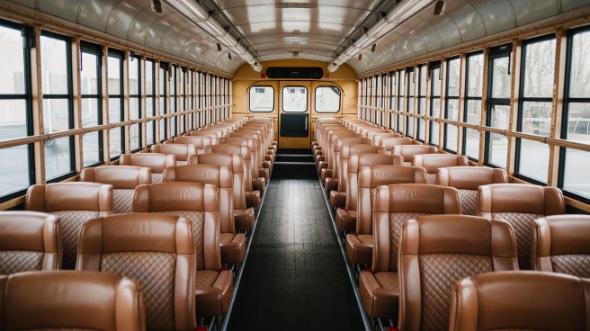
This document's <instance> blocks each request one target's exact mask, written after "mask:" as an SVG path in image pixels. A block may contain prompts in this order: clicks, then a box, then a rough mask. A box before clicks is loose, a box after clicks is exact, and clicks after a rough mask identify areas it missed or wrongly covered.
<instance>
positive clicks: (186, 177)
mask: <svg viewBox="0 0 590 331" xmlns="http://www.w3.org/2000/svg"><path fill="white" fill-rule="evenodd" d="M164 182H165V183H166V182H192V183H202V184H212V185H215V186H216V187H217V189H218V193H219V222H220V226H219V228H220V231H221V232H220V247H221V261H222V262H223V263H240V262H242V260H243V259H244V255H245V254H246V237H245V236H244V234H243V233H236V229H238V230H239V227H238V226H237V225H236V224H235V220H234V188H233V174H232V172H231V169H230V168H228V167H225V166H218V165H215V164H190V165H185V166H178V167H170V168H166V170H164ZM154 193H158V192H154ZM184 198H188V197H183V199H184ZM146 211H147V210H146ZM246 221H248V220H246ZM242 226H250V224H249V223H246V224H245V225H242ZM246 229H250V228H249V227H248V228H246ZM221 238H223V240H221Z"/></svg>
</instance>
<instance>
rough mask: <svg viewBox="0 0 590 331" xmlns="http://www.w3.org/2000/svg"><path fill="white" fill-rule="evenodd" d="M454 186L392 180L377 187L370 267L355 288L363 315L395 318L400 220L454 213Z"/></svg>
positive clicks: (456, 207) (456, 199)
mask: <svg viewBox="0 0 590 331" xmlns="http://www.w3.org/2000/svg"><path fill="white" fill-rule="evenodd" d="M460 210H461V207H460V204H459V196H458V195H457V190H455V189H454V188H451V187H443V186H438V185H432V184H394V185H384V186H380V187H378V188H377V192H376V195H375V219H374V226H375V228H374V232H373V238H374V239H373V240H374V242H375V244H374V246H375V247H374V249H373V250H372V251H373V258H372V264H371V271H364V272H362V273H361V275H360V277H359V292H360V296H361V299H362V302H363V305H364V306H365V310H366V312H367V315H369V316H370V317H372V318H395V316H396V315H397V307H398V298H399V280H398V279H399V278H398V277H401V276H398V273H401V270H399V264H400V263H401V261H400V262H399V263H398V257H399V250H398V248H399V242H400V238H401V229H402V226H403V223H404V221H406V220H409V219H412V218H415V217H417V216H420V215H428V214H456V213H459V212H460Z"/></svg>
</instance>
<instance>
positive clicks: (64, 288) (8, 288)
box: [0, 271, 145, 331]
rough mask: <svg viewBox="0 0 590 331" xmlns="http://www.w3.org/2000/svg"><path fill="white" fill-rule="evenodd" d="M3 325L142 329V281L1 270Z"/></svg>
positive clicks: (11, 327) (86, 274)
mask: <svg viewBox="0 0 590 331" xmlns="http://www.w3.org/2000/svg"><path fill="white" fill-rule="evenodd" d="M0 311H2V312H3V313H2V314H0V325H2V330H104V331H107V330H119V331H143V330H145V312H144V306H143V295H142V291H141V289H140V287H139V286H138V285H136V284H135V282H133V281H132V280H130V279H129V278H124V277H121V276H119V275H113V274H107V273H102V272H80V271H42V272H27V273H19V274H14V275H10V276H0Z"/></svg>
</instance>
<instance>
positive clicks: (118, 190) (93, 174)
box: [80, 166, 152, 214]
mask: <svg viewBox="0 0 590 331" xmlns="http://www.w3.org/2000/svg"><path fill="white" fill-rule="evenodd" d="M151 176H152V175H151V170H150V168H147V167H136V166H100V167H90V168H84V169H82V172H80V181H81V182H94V183H101V184H110V185H112V186H113V212H114V213H116V214H121V213H130V212H131V205H133V195H134V194H135V188H136V187H137V186H138V185H143V184H149V183H151V182H152V177H151Z"/></svg>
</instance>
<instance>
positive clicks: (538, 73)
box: [515, 37, 555, 183]
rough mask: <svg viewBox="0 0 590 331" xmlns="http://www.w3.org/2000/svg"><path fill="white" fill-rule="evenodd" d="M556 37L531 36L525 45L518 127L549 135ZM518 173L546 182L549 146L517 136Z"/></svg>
mask: <svg viewBox="0 0 590 331" xmlns="http://www.w3.org/2000/svg"><path fill="white" fill-rule="evenodd" d="M554 67H555V38H554V37H549V38H547V37H544V38H540V39H533V40H528V41H526V42H525V43H523V47H522V66H521V68H522V70H521V80H520V82H521V89H520V98H519V106H518V108H519V109H518V110H519V111H518V127H517V130H518V131H520V132H524V133H531V134H536V135H541V136H545V137H549V135H550V131H551V130H550V128H551V111H552V106H553V77H554V71H555V70H554ZM516 161H517V162H516V169H515V170H516V171H515V172H516V174H517V175H522V176H525V177H527V178H532V179H534V180H536V181H538V182H541V183H547V177H548V172H549V146H548V145H546V144H543V143H540V142H537V141H532V140H527V139H520V138H518V139H516Z"/></svg>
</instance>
